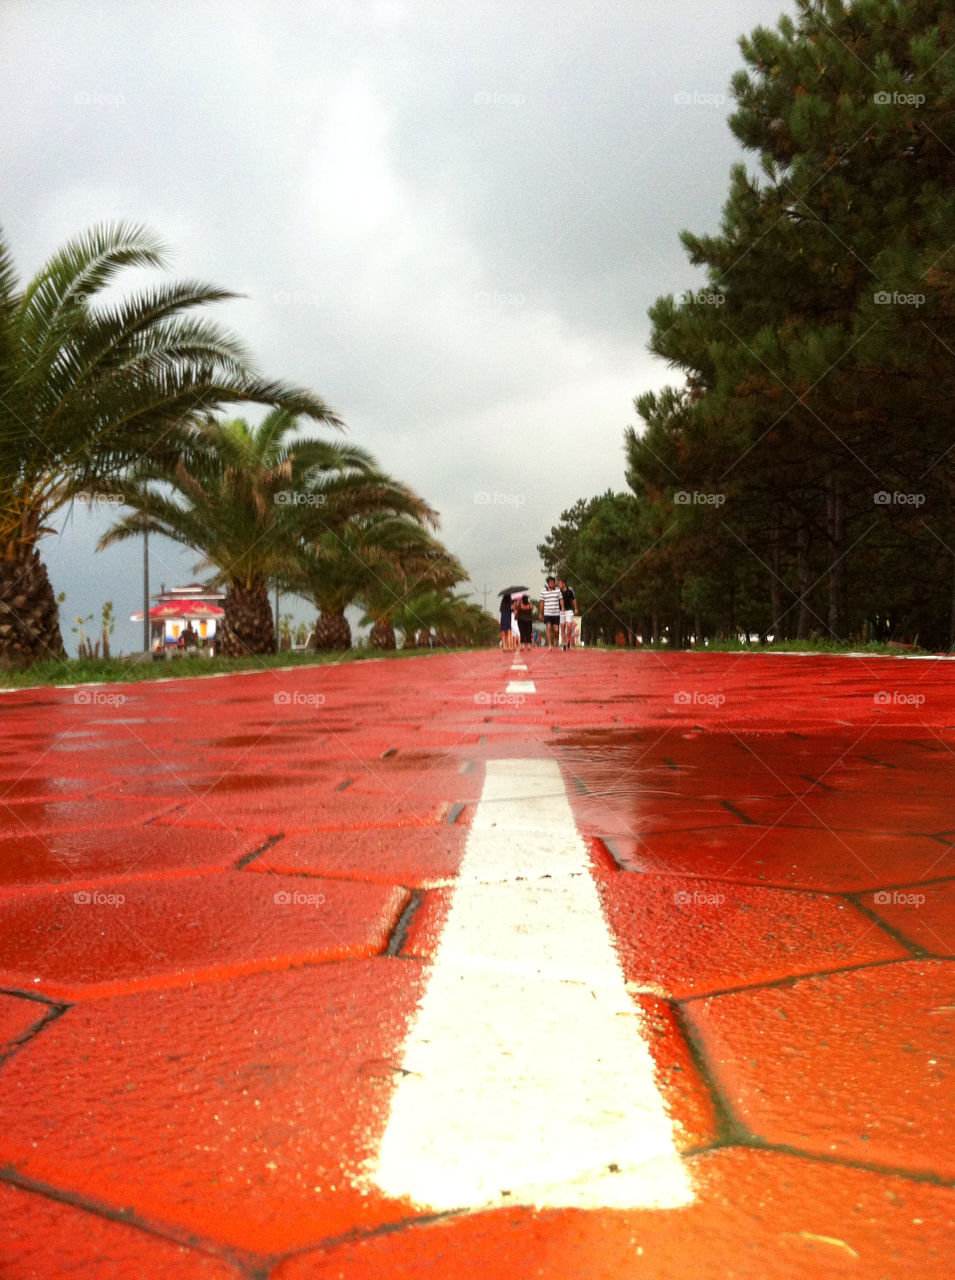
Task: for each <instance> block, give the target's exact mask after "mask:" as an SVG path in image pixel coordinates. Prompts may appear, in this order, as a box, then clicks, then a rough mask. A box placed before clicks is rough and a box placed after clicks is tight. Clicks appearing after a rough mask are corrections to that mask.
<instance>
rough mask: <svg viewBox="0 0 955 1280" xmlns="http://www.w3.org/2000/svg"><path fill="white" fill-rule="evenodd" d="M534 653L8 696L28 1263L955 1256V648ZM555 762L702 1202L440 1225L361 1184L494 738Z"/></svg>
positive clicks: (7, 1078)
mask: <svg viewBox="0 0 955 1280" xmlns="http://www.w3.org/2000/svg"><path fill="white" fill-rule="evenodd" d="M527 665H528V667H529V668H530V669H529V671H528V672H526V673H525V672H511V670H510V658H509V657H507V658H505V657H504V656H503V655H501V654H499V653H478V654H468V655H449V656H437V657H430V658H423V659H415V660H410V661H401V662H399V663H385V662H379V663H362V664H353V665H348V666H342V667H319V668H312V669H310V670H307V669H306V670H303V669H298V670H297V671H295V672H278V673H267V674H258V675H248V676H235V677H230V678H228V679H225V680H222V679H212V680H201V681H193V682H188V683H187V682H177V681H173V682H170V683H163V684H159V685H137V686H108V687H107V686H103V687H101V688H98V689H84V690H43V691H24V692H20V693H10V694H2V695H0V752H2V756H0V1276H2V1277H3V1280H24V1278H26V1277H31V1278H35V1280H58V1278H59V1277H61V1276H67V1275H69V1276H83V1277H90V1280H99V1278H100V1277H122V1278H124V1280H125V1278H126V1277H130V1278H133V1277H136V1278H137V1280H138V1278H139V1277H142V1278H143V1280H149V1278H150V1277H153V1276H156V1277H158V1276H165V1275H167V1274H170V1275H177V1276H183V1277H189V1278H191V1277H193V1276H195V1277H215V1278H217V1280H218V1278H219V1277H245V1278H246V1280H265V1278H268V1280H310V1278H312V1277H314V1278H316V1280H318V1278H322V1280H325V1278H328V1280H330V1278H331V1277H340V1278H347V1280H364V1278H366V1277H375V1278H376V1280H377V1277H384V1276H387V1277H390V1278H394V1280H403V1278H404V1277H409V1278H410V1277H411V1276H417V1275H423V1274H428V1275H433V1276H438V1277H449V1278H450V1277H461V1278H462V1280H468V1277H478V1276H480V1277H481V1280H486V1278H487V1277H491V1276H493V1277H495V1278H496V1277H501V1278H502V1280H508V1278H509V1277H528V1278H529V1277H532V1276H534V1277H538V1276H541V1277H553V1280H578V1278H579V1280H590V1278H591V1277H594V1278H601V1280H602V1278H604V1277H606V1278H607V1280H611V1278H616V1277H630V1276H634V1277H641V1280H642V1278H643V1277H660V1278H661V1280H663V1278H666V1280H669V1278H671V1277H714V1278H715V1277H723V1276H740V1277H749V1276H752V1277H803V1276H816V1275H819V1276H824V1277H827V1276H852V1277H861V1278H863V1280H883V1278H885V1277H888V1278H893V1280H894V1277H897V1276H899V1277H901V1276H905V1275H908V1274H909V1273H910V1272H914V1273H915V1274H918V1275H919V1276H920V1277H921V1278H922V1280H934V1278H935V1277H937V1278H938V1280H941V1278H942V1277H948V1276H950V1275H951V1274H952V1273H953V1271H955V1162H953V1156H952V1152H953V1150H955V1086H953V1081H955V1070H953V1067H955V956H953V945H955V852H953V845H952V840H955V808H953V797H955V754H953V748H955V683H953V678H952V677H953V673H955V665H953V664H952V663H951V662H939V661H933V660H924V661H922V660H892V659H870V658H865V659H852V658H831V659H827V658H815V657H813V658H808V657H795V656H794V657H781V656H754V655H742V656H741V655H716V654H713V655H694V654H663V655H654V654H649V653H643V654H627V653H590V652H577V653H571V654H562V653H559V652H558V653H542V652H535V653H532V654H530V655H528V659H527ZM511 679H530V680H531V681H533V684H534V690H533V692H521V693H512V694H511V695H507V694H506V692H505V691H506V686H507V683H508V681H509V680H511ZM529 757H533V758H545V759H552V760H556V761H557V763H558V764H559V765H560V769H561V772H562V775H563V778H564V781H565V783H566V785H567V789H568V794H569V798H570V801H571V805H572V807H573V811H574V815H575V819H576V821H577V825H578V828H579V830H580V831H581V833H582V834H583V835H584V837H585V838H586V841H587V849H588V850H589V854H590V861H591V871H592V876H593V879H594V881H595V883H596V886H597V891H598V894H599V899H600V903H601V905H602V910H603V914H604V917H605V919H606V922H607V925H608V927H609V929H610V932H611V936H612V938H613V941H614V944H615V948H616V953H617V955H618V958H619V962H620V966H621V968H622V972H623V976H624V978H625V979H626V981H627V986H628V990H629V992H630V998H631V1000H632V1004H633V1011H634V1014H635V1016H637V1017H638V1018H639V1022H640V1026H641V1027H642V1031H643V1035H644V1038H645V1040H646V1042H647V1043H648V1045H649V1049H650V1053H651V1055H652V1062H653V1065H654V1071H655V1080H656V1087H657V1089H658V1090H659V1093H660V1095H661V1096H662V1099H663V1103H664V1105H665V1108H666V1111H667V1113H668V1115H669V1117H670V1119H671V1120H672V1124H673V1136H674V1143H675V1146H676V1150H677V1151H678V1152H679V1158H680V1159H681V1160H682V1161H683V1164H684V1167H685V1169H686V1171H687V1173H688V1176H689V1182H690V1185H691V1187H692V1198H691V1199H690V1200H689V1202H688V1203H685V1204H681V1205H680V1206H679V1207H675V1208H646V1207H641V1206H639V1205H634V1207H633V1208H630V1209H621V1208H619V1207H618V1208H614V1209H609V1208H599V1207H595V1208H594V1207H592V1208H570V1207H567V1208H540V1209H534V1208H533V1207H530V1206H529V1205H521V1204H514V1205H513V1206H512V1207H503V1208H491V1209H487V1208H485V1209H483V1210H480V1209H469V1208H467V1207H462V1209H461V1210H459V1211H455V1212H450V1213H448V1212H441V1213H435V1212H433V1211H432V1210H429V1209H428V1208H427V1206H422V1205H419V1204H416V1203H415V1202H413V1200H412V1199H410V1198H408V1197H407V1196H405V1197H399V1198H393V1197H392V1196H390V1195H388V1194H385V1193H384V1192H383V1191H381V1190H380V1189H379V1188H378V1185H377V1184H376V1182H375V1179H374V1178H373V1177H371V1174H370V1171H371V1170H372V1169H373V1167H374V1162H375V1160H376V1156H377V1153H378V1151H379V1148H380V1146H381V1143H382V1138H383V1134H384V1132H385V1129H386V1126H387V1124H388V1120H389V1110H390V1107H391V1104H392V1100H393V1097H394V1094H395V1090H396V1087H397V1082H398V1080H399V1079H400V1078H401V1076H402V1073H403V1068H402V1066H401V1053H402V1045H403V1043H404V1041H405V1038H406V1036H407V1035H408V1032H409V1028H410V1026H411V1024H412V1022H413V1019H414V1017H415V1014H416V1010H417V1008H418V1004H419V1001H420V1000H421V999H422V994H423V992H424V991H425V989H426V987H427V985H428V979H429V974H430V972H431V970H432V966H433V965H434V961H435V955H436V951H437V947H438V944H439V942H440V940H441V937H442V932H443V930H444V928H445V925H446V922H447V919H448V912H449V904H450V902H451V898H452V893H453V891H454V889H455V885H456V883H457V881H458V870H459V867H460V865H461V860H462V857H463V856H464V852H465V845H466V841H467V837H468V833H469V831H470V830H471V827H472V824H473V822H474V820H475V814H476V811H477V806H478V803H479V800H480V797H481V792H482V787H483V783H484V772H485V762H486V761H488V760H492V759H502V758H503V759H512V758H513V759H526V758H529ZM567 958H568V959H569V960H570V962H571V963H573V962H574V961H575V960H576V959H577V957H574V956H570V957H567ZM580 960H581V962H582V963H583V962H585V961H586V957H580ZM505 1172H506V1171H502V1177H504V1174H505ZM628 1203H629V1202H628Z"/></svg>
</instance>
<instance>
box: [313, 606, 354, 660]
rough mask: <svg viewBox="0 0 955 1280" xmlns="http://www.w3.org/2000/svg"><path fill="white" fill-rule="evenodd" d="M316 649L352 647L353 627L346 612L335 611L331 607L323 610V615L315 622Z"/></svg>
mask: <svg viewBox="0 0 955 1280" xmlns="http://www.w3.org/2000/svg"><path fill="white" fill-rule="evenodd" d="M315 648H316V649H322V650H325V649H350V648H351V627H350V626H349V625H348V619H347V618H346V617H345V615H344V613H334V612H333V611H332V610H330V609H324V610H322V616H321V617H320V618H319V620H318V622H317V623H316V624H315Z"/></svg>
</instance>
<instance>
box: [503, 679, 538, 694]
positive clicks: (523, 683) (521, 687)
mask: <svg viewBox="0 0 955 1280" xmlns="http://www.w3.org/2000/svg"><path fill="white" fill-rule="evenodd" d="M504 692H505V693H536V692H537V689H536V688H535V686H534V681H533V680H509V681H508V682H507V688H506V689H505V690H504Z"/></svg>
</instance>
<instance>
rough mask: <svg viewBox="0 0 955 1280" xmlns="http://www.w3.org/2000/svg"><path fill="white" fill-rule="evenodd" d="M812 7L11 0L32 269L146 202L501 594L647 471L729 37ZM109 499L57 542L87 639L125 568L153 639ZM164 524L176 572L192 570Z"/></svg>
mask: <svg viewBox="0 0 955 1280" xmlns="http://www.w3.org/2000/svg"><path fill="white" fill-rule="evenodd" d="M793 9H794V5H793V4H792V2H791V0H790V2H789V3H784V0H731V2H728V3H723V4H716V3H713V2H712V0H705V2H704V0H639V2H638V0H605V2H601V3H594V2H592V0H591V2H589V3H588V2H587V0H556V2H554V3H547V4H542V3H526V2H525V0H508V2H506V3H497V2H494V0H454V3H448V2H442V3H430V2H427V0H416V2H414V3H403V2H401V0H369V2H367V3H364V2H361V0H352V2H350V3H331V2H328V3H326V2H325V0H269V2H268V3H259V2H257V0H161V2H159V3H147V2H144V0H23V2H22V3H18V2H17V0H5V2H4V3H3V5H0V46H2V53H0V56H2V58H3V59H4V61H5V62H6V66H5V67H4V83H5V85H6V91H5V93H4V94H3V95H2V98H0V130H2V137H3V141H4V147H5V156H4V166H3V168H4V177H5V198H4V204H3V211H2V215H0V220H2V223H3V226H4V229H5V232H6V235H7V236H8V238H9V240H10V242H11V244H12V246H13V251H14V254H15V256H16V259H17V262H18V264H19V266H20V270H21V273H22V276H23V277H24V278H25V277H27V276H29V275H32V274H33V272H34V271H35V270H36V269H37V268H38V267H39V266H40V264H41V263H42V262H43V260H44V259H45V258H46V257H47V256H48V255H49V254H50V253H51V252H52V251H53V250H54V248H55V247H57V246H58V245H59V244H61V243H62V242H63V241H64V240H65V239H67V238H68V237H69V236H71V235H72V234H74V233H76V232H78V231H80V230H82V229H84V228H86V227H87V226H89V225H91V224H93V223H95V222H101V221H114V220H118V219H128V220H133V221H137V222H144V223H146V224H148V225H149V226H150V227H151V228H153V229H154V230H156V231H157V232H159V234H160V235H161V236H162V237H163V238H164V239H165V241H166V242H167V244H168V245H169V246H170V249H171V250H172V266H171V273H170V278H173V277H192V278H199V279H204V280H207V281H211V282H213V283H216V284H220V285H224V286H226V287H228V288H230V289H234V290H236V291H238V292H241V293H243V294H246V295H248V296H247V297H246V298H244V299H242V300H237V301H234V302H231V303H228V304H226V305H223V306H220V307H218V308H215V309H210V312H209V313H210V315H212V314H213V312H214V314H215V315H216V316H217V318H218V319H219V320H220V321H221V322H222V323H223V324H225V325H226V326H227V327H229V328H231V329H233V330H235V331H236V332H238V333H239V334H240V335H241V336H242V337H243V338H244V339H245V340H246V342H247V343H248V345H249V346H250V348H251V350H252V351H253V353H254V355H255V358H256V363H257V364H258V366H259V368H260V369H261V370H262V371H263V372H264V373H267V374H268V375H269V376H274V377H282V378H286V379H291V380H295V381H297V382H298V383H300V384H303V385H307V386H309V387H311V388H313V389H314V390H316V391H318V392H319V393H320V394H321V395H323V396H324V397H325V399H326V400H327V401H328V402H329V403H330V404H331V405H332V406H333V407H334V408H335V409H336V410H337V411H338V412H339V413H340V414H341V415H342V417H343V418H344V419H345V421H346V423H347V424H348V428H349V433H350V438H351V439H353V440H354V441H355V442H357V443H359V444H361V445H363V446H365V447H366V448H368V449H370V450H371V451H372V452H373V453H374V454H375V456H376V457H377V458H378V460H379V462H380V463H381V464H382V466H384V467H385V468H386V469H387V470H388V471H390V472H391V473H392V474H394V475H396V476H398V477H399V478H400V479H402V480H404V481H406V482H407V483H409V484H410V485H412V486H413V487H414V488H416V489H417V490H418V491H419V492H421V493H422V494H423V495H424V496H425V497H426V498H427V499H428V500H429V501H430V502H431V503H432V505H434V506H436V507H437V508H438V510H439V511H440V512H441V516H442V526H441V535H442V537H443V539H444V541H445V543H446V544H447V546H448V547H449V548H450V549H451V550H452V551H453V552H455V554H457V555H458V557H459V558H460V559H461V560H462V561H463V563H464V566H465V568H466V569H467V570H468V572H469V573H470V575H471V582H470V583H469V584H466V585H465V586H464V588H463V589H464V590H468V589H470V590H471V591H472V592H473V594H474V596H475V598H476V599H478V600H479V601H481V602H483V600H484V592H485V589H487V591H488V597H487V599H488V604H489V605H490V606H491V607H492V608H493V607H494V599H495V594H496V592H497V590H498V589H499V588H500V587H503V586H505V585H507V584H508V583H510V582H512V581H516V580H521V581H525V582H527V583H528V584H529V585H530V586H532V587H533V588H535V589H536V588H538V587H539V585H540V581H541V569H542V566H541V565H540V562H539V558H538V556H537V553H536V545H537V543H538V542H540V541H541V540H542V539H543V537H544V536H545V535H546V534H547V532H548V530H549V529H550V527H551V526H552V525H553V524H555V523H556V522H557V520H558V518H559V516H560V512H561V510H563V509H564V508H566V507H568V506H570V505H571V504H572V503H573V502H575V501H576V500H577V499H578V498H581V497H590V496H591V495H593V494H595V493H599V492H602V491H604V490H605V489H607V488H608V487H613V488H616V489H622V488H624V487H625V482H624V479H623V453H622V444H623V430H624V427H625V426H626V425H627V424H628V423H633V422H634V421H635V414H634V410H633V406H632V400H633V397H634V396H635V395H637V394H639V393H640V392H642V391H645V390H647V389H649V388H653V387H659V386H662V385H664V384H665V383H666V382H668V381H672V380H673V379H672V375H670V374H669V373H668V370H667V369H666V367H665V366H664V365H663V364H662V363H661V362H659V361H658V360H655V359H653V358H651V357H650V355H649V354H648V353H647V351H646V343H647V339H648V336H649V323H648V320H647V316H646V312H647V307H648V306H649V305H650V303H651V302H652V301H653V300H654V299H655V298H656V297H658V296H659V295H660V294H663V293H668V292H674V293H678V292H681V291H682V290H684V289H687V288H693V287H697V286H698V285H699V283H700V277H699V275H698V274H697V273H696V272H695V271H694V270H693V269H691V268H690V266H689V264H688V263H687V260H686V258H685V255H684V253H683V250H682V247H681V245H680V243H679V239H678V235H679V232H680V230H682V229H683V228H689V229H692V230H694V231H698V232H705V231H708V230H713V229H715V228H716V226H717V225H718V222H719V216H720V210H721V206H722V203H723V200H724V198H725V195H726V191H727V177H728V172H729V168H730V166H731V164H733V163H734V162H735V161H737V160H739V159H740V158H741V156H742V153H741V151H740V149H739V148H738V146H737V144H736V142H735V139H734V138H733V136H732V135H731V133H730V131H729V128H728V127H727V124H726V117H727V115H728V113H729V112H730V110H731V105H732V104H731V101H730V98H729V79H730V76H731V75H732V73H733V71H735V70H736V69H737V68H739V67H740V66H741V65H742V59H741V57H740V54H739V50H738V48H737V43H736V42H737V39H738V37H739V35H740V34H742V33H745V32H749V31H751V30H752V29H753V28H754V27H755V26H758V25H763V26H774V25H775V23H776V21H777V19H778V17H779V15H780V14H781V13H782V12H786V11H790V12H792V11H793ZM749 162H750V163H752V162H753V158H752V157H751V158H750V160H749ZM128 278H129V282H130V283H131V284H134V283H135V280H136V277H135V273H131V274H130V275H129V277H128ZM144 280H145V277H142V278H141V281H140V282H141V283H142V282H143V281H144ZM247 416H249V417H256V416H257V415H256V413H255V411H254V410H252V411H250V413H249V414H248V415H247ZM107 522H108V520H107V513H106V512H103V511H94V512H92V513H90V512H88V511H85V510H84V511H78V512H76V513H75V514H74V517H73V518H72V520H71V521H70V522H69V523H68V524H67V525H66V527H65V529H64V531H63V532H62V534H60V535H54V536H51V537H49V538H47V539H46V540H45V542H44V543H43V544H42V548H41V549H42V552H43V554H44V557H45V559H46V561H47V563H48V565H49V568H50V572H51V575H52V578H53V585H54V589H55V590H56V591H61V590H62V591H65V592H66V603H65V604H64V606H63V609H62V614H61V620H62V626H63V632H64V639H65V640H66V641H67V645H68V647H69V648H71V649H72V648H73V647H74V643H75V638H74V637H73V636H71V635H70V626H71V624H72V619H73V617H74V615H75V614H78V613H79V614H83V615H86V614H89V613H93V614H95V615H96V616H97V618H98V616H99V611H100V608H101V606H102V603H103V601H104V600H106V599H111V600H112V601H113V602H114V606H115V610H116V613H117V615H118V617H119V619H120V621H119V623H118V625H117V629H116V634H115V636H114V648H116V649H118V648H124V649H126V650H129V649H131V648H135V647H137V645H138V644H139V642H140V639H141V628H137V627H136V626H134V625H133V624H131V623H129V622H128V617H129V614H130V612H132V611H133V610H134V609H136V608H137V607H140V602H141V595H142V588H141V573H142V555H141V548H140V547H137V546H134V545H133V544H127V545H123V546H120V547H115V548H112V549H110V550H109V551H106V552H103V553H100V554H98V555H94V554H93V545H94V543H95V541H96V537H97V536H98V533H99V532H100V531H101V529H102V528H103V527H105V525H106V523H107ZM151 551H152V552H153V553H154V554H153V555H151V573H152V585H153V589H154V590H155V589H158V586H159V583H160V581H163V582H165V583H166V585H167V586H168V585H171V584H173V583H174V582H181V581H190V580H192V578H193V577H194V574H193V573H192V566H193V564H194V562H195V557H193V556H191V555H190V554H189V553H186V552H184V551H180V550H179V549H178V548H176V547H174V546H173V545H172V544H170V543H168V542H167V541H165V540H162V541H160V540H158V539H152V540H151ZM283 611H284V606H283ZM295 612H296V614H297V616H299V617H302V618H305V617H308V616H309V609H308V607H307V606H305V605H304V604H299V605H298V606H296V608H295Z"/></svg>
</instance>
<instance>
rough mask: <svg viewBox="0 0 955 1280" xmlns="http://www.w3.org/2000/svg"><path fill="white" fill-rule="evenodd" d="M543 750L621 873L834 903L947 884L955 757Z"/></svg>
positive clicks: (580, 743)
mask: <svg viewBox="0 0 955 1280" xmlns="http://www.w3.org/2000/svg"><path fill="white" fill-rule="evenodd" d="M553 746H554V747H555V749H556V755H557V759H558V761H559V763H560V765H561V768H562V771H563V773H564V776H565V779H566V780H567V782H568V784H569V785H570V790H571V794H572V797H573V801H574V807H575V813H576V816H577V820H578V824H579V825H580V826H581V830H582V831H583V833H584V834H585V835H587V836H596V837H599V838H601V839H602V840H603V842H604V844H605V846H606V848H607V850H608V852H609V853H610V855H611V857H612V858H614V860H615V861H616V862H617V864H618V865H619V866H620V867H621V868H623V869H624V870H628V871H638V872H647V873H656V874H664V873H668V872H672V873H673V874H677V875H696V876H715V877H719V876H722V875H730V876H732V878H734V879H740V880H752V881H756V882H764V883H765V882H775V883H780V884H793V885H795V884H800V885H805V886H806V887H819V888H827V887H829V888H833V889H836V888H842V889H851V888H854V887H856V886H859V887H862V886H868V885H870V884H871V885H878V884H880V883H884V884H893V883H894V884H900V883H902V884H904V883H907V882H908V881H909V880H910V879H911V880H913V881H914V880H916V879H922V878H925V876H926V875H928V874H933V875H934V876H935V877H938V876H940V875H946V874H951V871H950V870H949V869H948V862H947V861H944V859H945V858H946V857H947V855H946V853H945V852H944V849H943V846H944V845H945V843H946V841H945V839H943V838H942V833H944V832H946V831H949V832H950V831H951V829H952V828H953V827H955V820H953V819H952V817H951V803H950V797H951V795H952V794H955V755H953V753H952V752H951V751H949V750H948V748H947V746H946V744H943V743H940V742H938V741H937V740H935V741H929V740H919V739H914V738H911V737H907V738H901V737H900V738H888V737H884V736H883V737H879V738H877V739H875V738H873V737H872V736H871V735H866V734H864V733H862V732H860V731H859V730H857V729H856V730H849V731H846V732H840V733H834V732H832V731H829V732H827V733H825V734H800V735H796V734H790V733H768V732H763V733H756V734H737V733H731V732H727V733H699V732H697V731H690V732H685V731H670V732H647V731H639V732H638V731H634V730H632V729H630V730H613V729H611V730H593V731H586V732H581V733H575V734H573V735H568V736H566V737H563V738H561V739H559V741H558V742H557V743H555V744H553ZM943 861H944V865H942V864H943ZM930 869H931V870H930Z"/></svg>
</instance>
